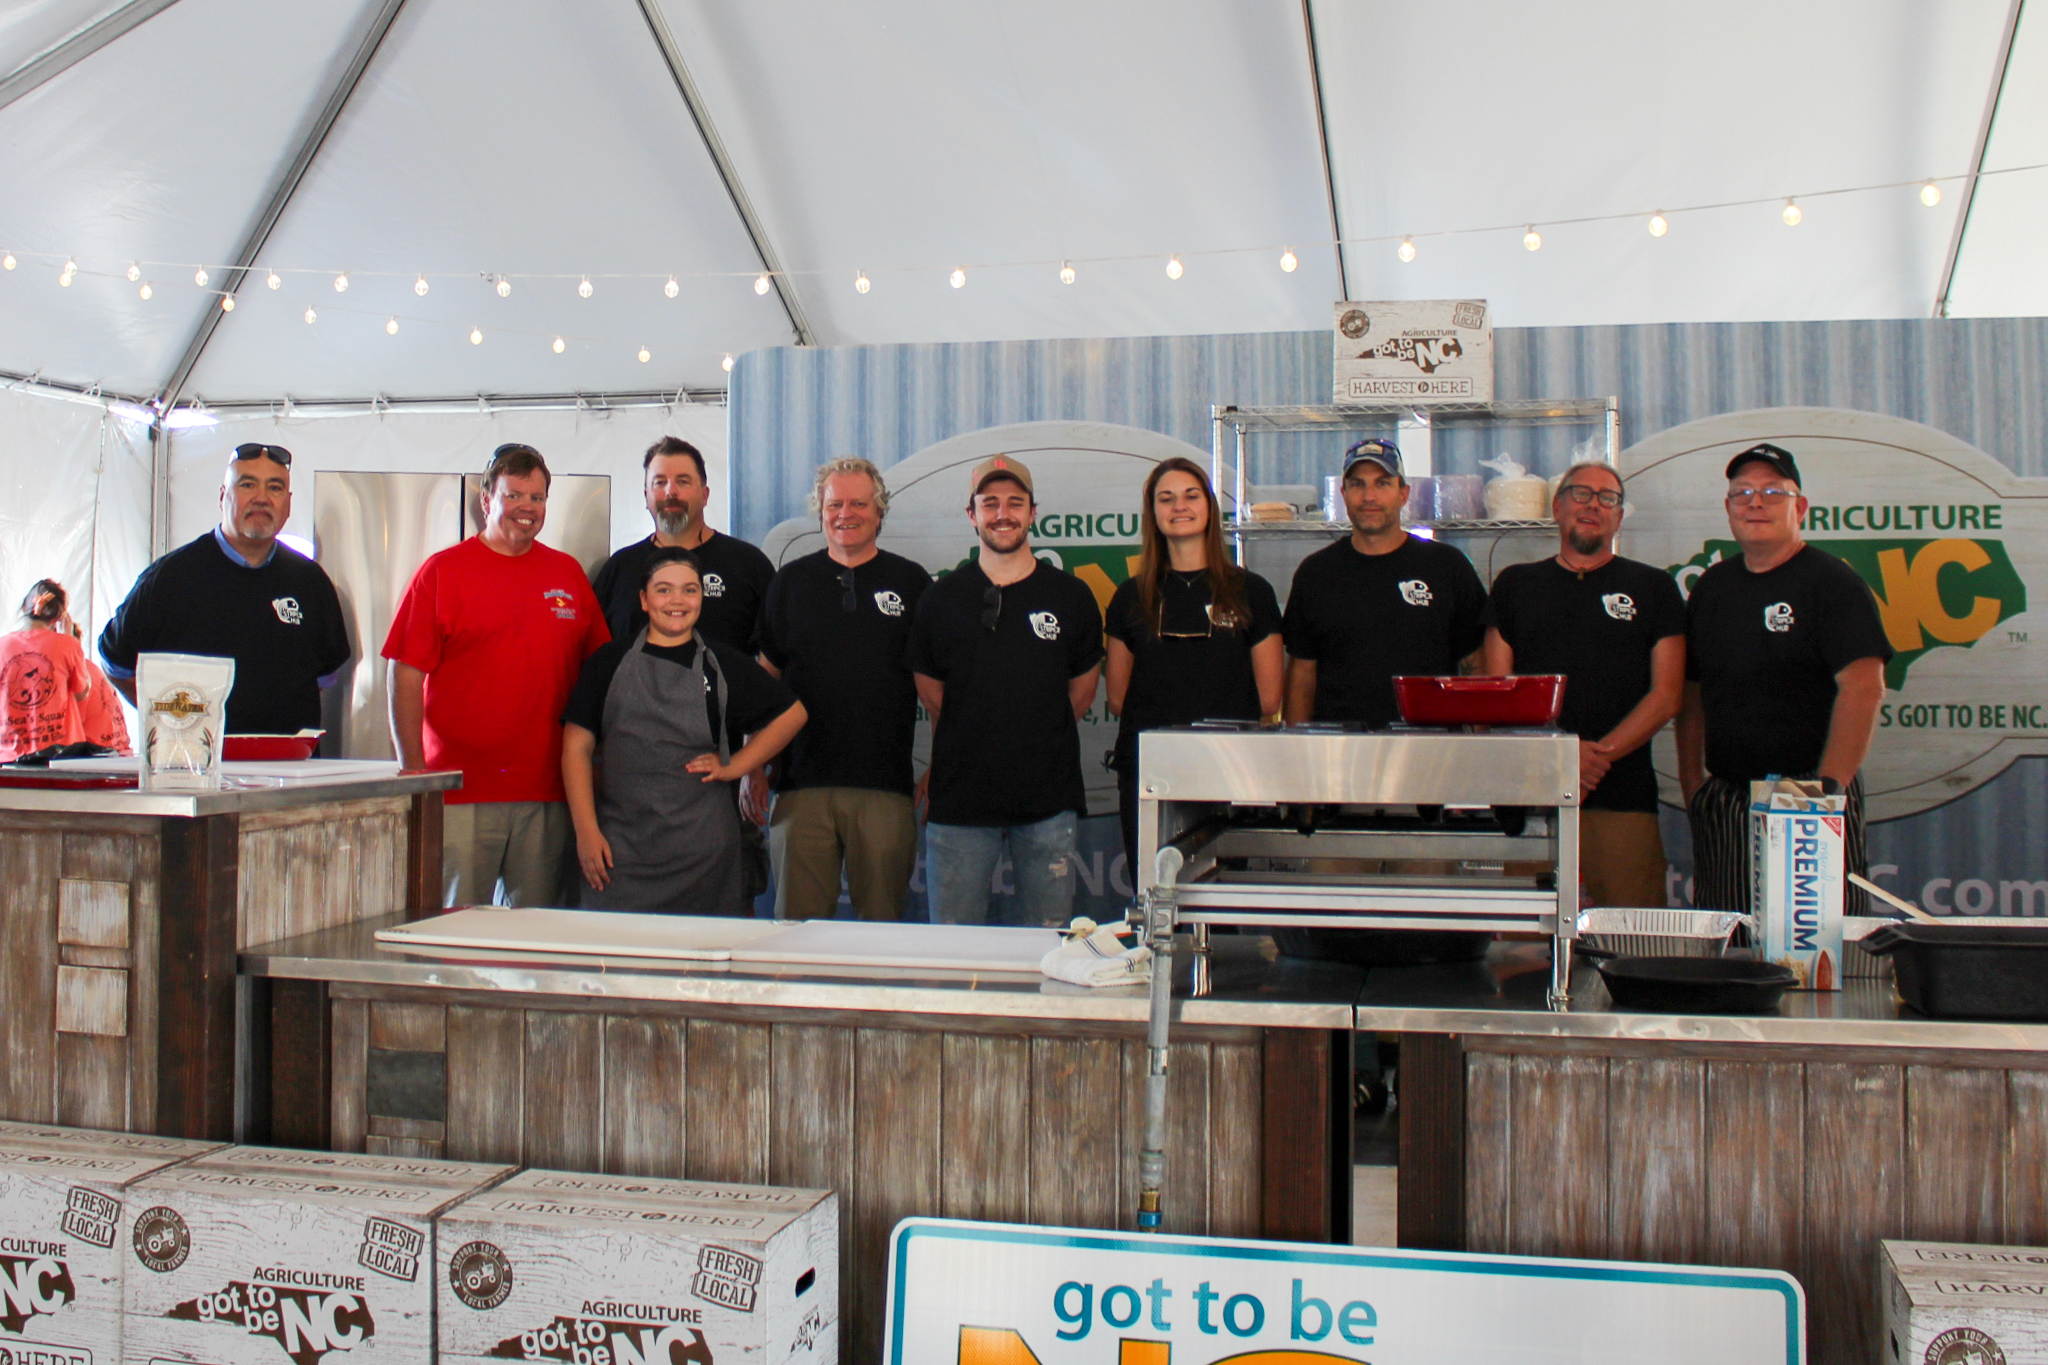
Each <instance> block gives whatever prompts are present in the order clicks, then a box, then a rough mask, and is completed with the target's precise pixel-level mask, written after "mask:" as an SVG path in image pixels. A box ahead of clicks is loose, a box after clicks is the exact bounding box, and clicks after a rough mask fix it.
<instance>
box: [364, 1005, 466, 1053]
mask: <svg viewBox="0 0 2048 1365" xmlns="http://www.w3.org/2000/svg"><path fill="white" fill-rule="evenodd" d="M370 1046H371V1047H375V1048H386V1049H388V1050H390V1051H392V1052H446V1051H447V1050H448V1011H447V1009H446V1008H445V1007H444V1006H441V1005H416V1004H412V1003H410V1002H407V1001H402V1000H373V1001H371V1002H370Z"/></svg>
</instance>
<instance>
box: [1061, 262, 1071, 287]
mask: <svg viewBox="0 0 2048 1365" xmlns="http://www.w3.org/2000/svg"><path fill="white" fill-rule="evenodd" d="M1073 282H1074V267H1073V266H1072V265H1070V264H1069V263H1068V262H1066V261H1061V262H1060V283H1061V284H1072V283H1073Z"/></svg>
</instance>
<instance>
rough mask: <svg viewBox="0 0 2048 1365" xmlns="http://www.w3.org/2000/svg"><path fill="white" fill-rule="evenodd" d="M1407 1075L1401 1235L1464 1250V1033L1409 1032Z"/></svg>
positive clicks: (1422, 1246)
mask: <svg viewBox="0 0 2048 1365" xmlns="http://www.w3.org/2000/svg"><path fill="white" fill-rule="evenodd" d="M1400 1081H1401V1102H1400V1105H1399V1106H1398V1107H1397V1109H1396V1113H1395V1118H1396V1121H1397V1122H1398V1123H1399V1124H1400V1139H1401V1146H1400V1151H1401V1162H1400V1165H1399V1167H1398V1168H1397V1169H1396V1170H1395V1172H1394V1179H1395V1191H1396V1192H1395V1242H1396V1244H1397V1245H1399V1246H1403V1247H1409V1248H1413V1249H1416V1250H1426V1251H1457V1250H1460V1249H1462V1248H1463V1247H1464V1245H1465V1201H1464V1198H1463V1194H1464V1189H1465V1087H1466V1084H1467V1082H1466V1078H1465V1045H1464V1040H1462V1039H1460V1038H1458V1037H1457V1036H1456V1035H1454V1034H1445V1033H1404V1034H1402V1035H1401V1069H1400ZM1403 1191H1405V1193H1403ZM1353 1235H1354V1236H1356V1233H1355V1231H1354V1234H1353Z"/></svg>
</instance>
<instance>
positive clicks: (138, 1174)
mask: <svg viewBox="0 0 2048 1365" xmlns="http://www.w3.org/2000/svg"><path fill="white" fill-rule="evenodd" d="M129 1139H136V1140H135V1141H130V1140H129ZM220 1145H221V1144H219V1143H217V1142H185V1141H181V1140H179V1139H177V1138H160V1137H147V1136H141V1135H137V1134H131V1133H99V1132H92V1131H89V1130H85V1129H78V1128H58V1127H55V1126H52V1125H47V1124H19V1123H6V1124H0V1360H5V1361H7V1362H10V1365H106V1362H112V1361H117V1360H119V1359H120V1358H121V1270H122V1264H123V1261H124V1260H125V1259H126V1258H125V1257H124V1255H123V1246H122V1243H121V1240H120V1233H121V1213H122V1205H123V1203H124V1201H125V1200H126V1199H127V1198H128V1197H129V1195H128V1190H129V1187H130V1186H131V1185H133V1184H135V1182H137V1181H139V1180H141V1179H143V1178H144V1177H147V1176H150V1175H154V1174H156V1173H157V1172H158V1171H161V1170H163V1169H164V1168H165V1167H166V1166H172V1165H176V1164H177V1163H178V1162H181V1161H188V1160H190V1159H191V1158H193V1157H196V1156H201V1155H204V1154H205V1153H207V1152H211V1151H214V1150H217V1149H218V1148H219V1147H220Z"/></svg>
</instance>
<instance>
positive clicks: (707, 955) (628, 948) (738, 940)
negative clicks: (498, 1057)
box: [377, 906, 790, 962]
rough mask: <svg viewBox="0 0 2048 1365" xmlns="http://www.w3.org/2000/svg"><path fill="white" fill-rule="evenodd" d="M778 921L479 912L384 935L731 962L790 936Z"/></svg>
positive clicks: (412, 941) (494, 947)
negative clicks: (740, 951) (744, 949)
mask: <svg viewBox="0 0 2048 1365" xmlns="http://www.w3.org/2000/svg"><path fill="white" fill-rule="evenodd" d="M789 928H790V926H789V925H787V924H778V923H776V922H775V921H774V920H765V919H738V918H726V917H722V916H715V915H635V914H627V913H622V912H619V911H613V910H507V909H500V908H496V907H485V906H479V907H476V908H473V909H468V910H455V911H451V912H449V913H448V914H445V915H436V916H434V918H432V919H423V920H418V921H416V922H414V923H412V924H406V925H401V926H399V927H398V928H395V929H379V930H378V931H377V941H378V942H379V943H383V944H386V945H387V946H389V947H393V948H401V949H407V950H415V949H416V950H418V951H421V952H426V953H433V952H435V951H436V950H440V949H449V948H454V949H461V950H465V951H471V952H474V951H478V950H485V951H511V952H523V953H556V954H570V955H573V956H577V957H646V958H666V959H671V960H682V961H689V962H725V961H729V960H730V959H731V958H732V956H733V951H734V949H736V948H738V947H740V946H741V945H742V944H747V943H754V942H758V941H759V940H761V939H764V938H772V937H775V936H777V935H780V934H783V933H786V932H787V931H788V930H789Z"/></svg>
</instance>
